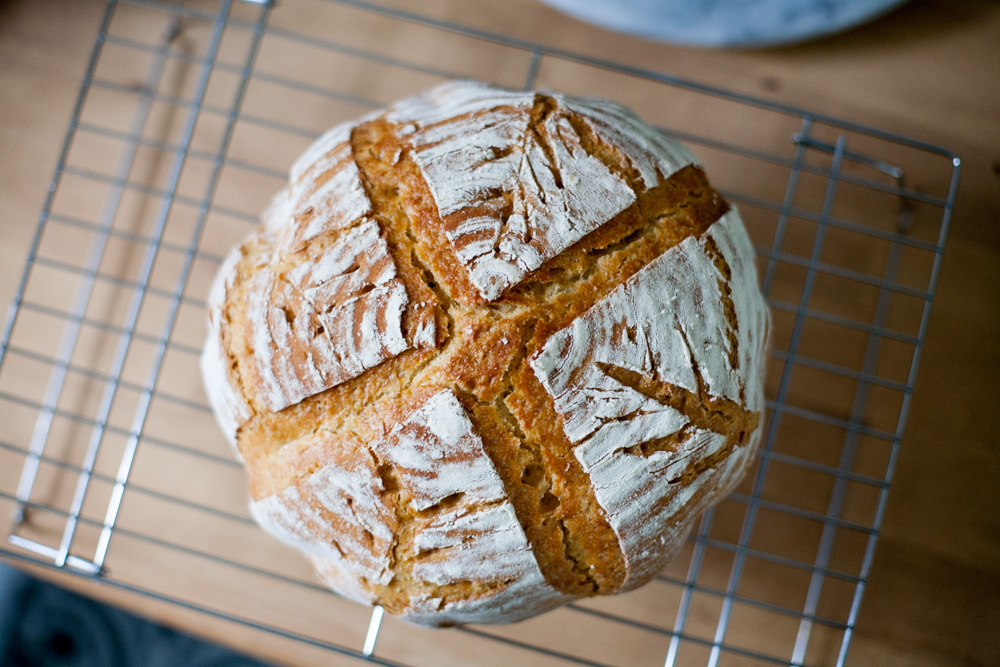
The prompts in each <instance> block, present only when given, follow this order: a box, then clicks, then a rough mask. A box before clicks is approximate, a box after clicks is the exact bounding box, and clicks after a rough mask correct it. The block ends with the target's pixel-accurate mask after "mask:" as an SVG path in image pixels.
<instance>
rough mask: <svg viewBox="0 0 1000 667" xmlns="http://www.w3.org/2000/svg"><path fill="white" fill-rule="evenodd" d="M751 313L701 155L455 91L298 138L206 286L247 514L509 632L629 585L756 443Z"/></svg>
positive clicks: (378, 580)
mask: <svg viewBox="0 0 1000 667" xmlns="http://www.w3.org/2000/svg"><path fill="white" fill-rule="evenodd" d="M768 324H769V315H768V311H767V308H766V305H765V302H764V299H763V297H762V296H761V294H760V292H759V290H758V289H757V280H756V275H755V269H754V257H753V248H752V246H751V244H750V240H749V238H748V237H747V234H746V231H745V230H744V228H743V225H742V223H741V222H740V219H739V217H738V215H737V213H736V211H735V210H734V209H731V208H729V206H728V205H727V204H726V203H725V202H724V201H723V199H722V198H721V196H720V195H719V194H718V193H717V192H716V191H715V190H713V189H712V188H711V186H710V185H709V184H708V181H707V180H706V178H705V175H704V173H703V171H702V169H701V167H700V166H699V165H698V164H697V163H696V161H695V159H694V157H693V156H692V155H691V154H690V153H689V152H688V151H687V149H685V148H684V147H683V146H681V145H680V144H678V143H676V142H673V141H671V140H668V139H666V138H664V137H663V136H662V135H661V134H660V133H658V132H657V131H655V130H653V129H652V128H650V127H649V126H647V125H645V124H644V123H643V122H642V121H641V120H639V119H638V118H637V117H636V116H635V115H634V114H632V113H631V112H629V111H628V110H626V109H624V108H622V107H620V106H618V105H616V104H613V103H611V102H606V101H601V100H591V99H579V98H574V97H569V96H564V95H558V94H549V93H545V94H542V93H531V92H512V91H506V90H502V89H499V88H495V87H491V86H487V85H484V84H480V83H472V82H457V83H449V84H446V85H443V86H440V87H438V88H435V89H433V90H431V91H429V92H427V93H425V94H423V95H421V96H419V97H415V98H411V99H407V100H404V101H402V102H399V103H397V104H395V105H394V106H392V107H390V108H388V109H387V110H384V111H380V112H376V113H374V114H371V115H369V116H367V117H365V118H361V119H359V120H357V121H354V122H351V123H346V124H343V125H339V126H337V127H335V128H333V129H332V130H330V131H329V132H327V133H326V134H325V135H323V136H322V137H320V138H319V139H318V140H317V141H316V142H315V143H314V144H313V145H312V146H311V147H310V148H309V149H308V150H306V152H305V153H304V154H303V155H302V156H301V157H300V158H299V159H298V160H297V161H296V162H295V164H294V165H293V166H292V168H291V173H290V179H289V185H288V186H287V188H286V189H284V190H283V191H282V192H280V193H279V194H278V195H277V196H276V197H275V198H274V200H273V202H272V204H271V206H270V207H269V208H268V210H267V211H265V213H264V215H263V225H262V226H261V228H260V229H259V230H258V231H257V232H256V233H254V234H253V235H252V236H251V237H250V238H248V239H247V240H246V241H245V242H244V243H243V244H242V245H241V246H240V247H239V248H237V249H234V250H233V252H231V253H230V254H229V255H228V256H227V257H226V259H225V261H224V262H223V264H222V266H221V268H220V269H219V273H218V276H217V278H216V281H215V283H214V285H213V287H212V290H211V293H210V295H209V337H208V340H207V342H206V345H205V349H204V353H203V355H202V370H203V375H204V378H205V386H206V388H207V392H208V396H209V399H210V401H211V404H212V407H213V409H214V411H215V414H216V416H217V418H218V421H219V424H220V425H221V427H222V429H223V430H224V432H225V433H226V436H227V437H228V438H229V440H230V442H232V443H233V445H234V447H235V448H236V451H237V452H238V455H239V456H240V457H241V458H242V460H243V461H244V463H245V464H246V467H247V471H248V473H249V480H250V495H251V512H252V514H253V516H254V518H255V519H256V520H257V521H258V522H259V523H260V524H261V525H262V526H263V527H264V528H266V529H267V530H268V531H270V532H271V533H273V534H274V535H276V536H278V537H279V538H281V539H283V540H284V541H286V542H288V543H290V544H292V545H294V546H296V547H298V548H300V549H301V550H302V551H304V552H305V553H306V554H307V555H308V556H309V557H310V558H311V559H312V561H313V562H314V563H315V565H316V569H317V572H318V573H319V575H320V576H321V577H322V579H323V580H324V581H325V582H327V583H328V584H329V585H330V586H331V587H332V588H333V589H334V590H336V591H337V592H339V593H341V594H343V595H345V596H347V597H350V598H352V599H355V600H358V601H361V602H364V603H369V604H380V605H383V606H384V607H385V608H386V609H387V610H389V611H390V612H392V613H394V614H398V615H401V616H402V617H404V618H406V619H408V620H411V621H414V622H417V623H422V624H428V625H450V624H456V623H497V622H510V621H515V620H519V619H522V618H526V617H528V616H531V615H534V614H537V613H539V612H542V611H545V610H547V609H550V608H552V607H555V606H558V605H560V604H563V603H565V602H567V601H570V600H573V599H576V598H579V597H583V596H591V595H599V594H608V593H614V592H618V591H624V590H629V589H632V588H635V587H636V586H639V585H642V584H643V583H645V582H647V581H649V580H650V579H651V578H652V577H653V576H655V575H656V574H657V572H659V571H660V570H661V569H662V568H663V566H664V565H665V563H666V562H667V560H668V559H669V558H670V557H671V556H672V555H673V554H674V553H675V552H676V551H677V550H678V549H679V548H680V547H681V545H682V544H683V541H684V539H685V536H686V535H687V533H688V531H689V530H690V528H691V525H692V523H693V522H694V520H695V519H696V518H697V516H698V514H699V513H700V512H701V511H702V510H704V509H705V508H706V507H707V506H709V505H710V504H711V503H713V502H715V501H717V500H719V499H720V498H721V497H722V496H723V495H725V494H726V493H727V492H728V491H729V490H731V489H732V487H733V486H734V485H735V484H736V483H737V482H738V480H739V479H740V477H741V475H742V474H743V473H744V472H745V470H746V469H747V467H748V464H749V462H750V460H751V458H752V455H753V452H754V450H755V448H756V446H757V444H758V443H759V441H760V428H759V425H760V421H761V412H762V410H763V405H764V400H763V396H762V387H761V384H762V372H763V366H764V358H765V346H766V341H767V331H768Z"/></svg>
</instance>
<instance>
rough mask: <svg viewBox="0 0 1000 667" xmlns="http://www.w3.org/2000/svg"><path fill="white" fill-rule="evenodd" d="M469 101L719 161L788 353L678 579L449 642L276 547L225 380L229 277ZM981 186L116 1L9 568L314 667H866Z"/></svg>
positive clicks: (507, 52)
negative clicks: (947, 281) (631, 126)
mask: <svg viewBox="0 0 1000 667" xmlns="http://www.w3.org/2000/svg"><path fill="white" fill-rule="evenodd" d="M400 6H401V5H400ZM374 34H378V35H385V36H386V37H385V39H383V40H379V43H382V44H384V49H382V50H378V51H373V50H370V49H371V47H370V46H364V44H370V43H371V42H372V40H370V39H367V40H366V39H365V37H366V36H371V35H374ZM454 77H469V78H479V79H485V80H491V81H495V82H497V83H500V84H503V85H507V86H513V87H524V88H533V87H550V88H552V89H559V90H563V91H566V92H571V93H577V94H594V93H595V92H597V93H600V94H602V95H604V96H609V97H613V98H616V99H618V100H619V101H621V102H623V103H625V104H627V105H628V106H631V107H633V108H635V109H637V110H638V111H639V112H640V114H642V115H643V116H644V117H645V118H646V119H647V120H650V121H651V122H654V123H656V124H657V125H658V126H659V127H661V128H662V130H663V131H664V132H666V133H668V134H670V135H672V136H675V137H677V138H679V139H681V140H683V141H685V142H686V143H688V144H689V145H690V146H691V147H692V148H693V149H694V150H695V151H696V152H697V153H698V154H699V155H700V157H701V158H702V160H703V162H704V163H705V165H706V169H707V171H708V173H709V174H710V175H711V177H712V179H713V182H714V184H715V185H716V186H717V187H718V188H719V189H720V190H721V191H722V192H723V193H724V194H725V195H726V196H727V197H728V198H729V199H730V200H731V201H732V202H735V203H736V204H737V205H738V206H739V207H740V209H741V211H742V214H743V217H744V219H745V220H746V222H747V226H748V228H749V230H750V233H751V236H752V237H753V239H754V241H755V243H756V244H757V251H758V253H759V269H760V276H761V278H762V283H763V288H764V290H765V292H766V293H767V295H768V298H769V300H770V303H771V306H772V308H773V312H774V324H775V327H774V329H775V330H774V340H773V342H774V350H773V352H772V353H771V359H770V365H769V376H768V377H769V380H768V386H767V391H768V397H769V401H768V404H767V407H768V416H767V420H766V422H767V435H766V441H765V443H764V446H763V451H762V454H761V456H760V457H759V460H758V463H757V466H756V468H755V470H754V471H753V472H752V473H751V474H750V475H749V476H748V478H747V480H746V481H745V482H744V484H743V486H742V487H740V488H739V489H738V490H737V491H736V492H735V493H734V494H732V495H731V496H730V497H729V498H728V499H726V500H725V501H724V502H722V503H721V504H720V505H719V506H717V507H716V508H715V509H714V510H713V511H711V512H709V513H708V514H707V515H706V516H705V517H704V518H703V520H702V521H701V523H700V526H699V528H698V530H697V532H696V534H694V535H693V536H692V537H691V539H690V540H689V542H688V544H687V546H686V548H685V550H684V551H683V552H682V553H681V555H680V556H679V557H678V558H677V559H676V560H675V561H674V562H673V563H672V564H671V565H670V566H669V567H668V568H667V570H666V571H664V572H663V574H662V575H661V576H660V577H659V578H658V579H657V580H656V581H654V582H653V583H651V584H650V585H648V586H646V587H644V588H643V589H641V590H639V591H636V592H633V593H629V594H625V595H622V596H613V597H610V598H602V599H596V600H587V601H584V602H581V603H578V604H574V605H570V606H569V607H567V608H564V609H561V610H557V611H554V612H551V613H549V614H545V615H543V616H541V617H539V618H537V619H534V620H531V621H528V622H524V623H520V624H517V625H514V626H503V627H467V628H460V629H454V630H449V631H432V630H424V629H419V628H414V627H411V626H409V625H407V624H404V623H401V622H399V621H396V620H395V619H391V618H389V617H386V618H385V619H383V618H382V616H381V614H380V613H378V611H376V613H375V614H374V615H372V614H371V612H370V611H369V610H367V609H364V608H362V607H360V606H358V605H355V604H353V603H349V602H346V601H344V600H341V599H340V598H338V597H336V596H334V595H333V594H331V593H329V592H327V591H326V590H325V589H323V588H322V587H321V586H319V585H317V584H316V582H315V580H314V579H313V577H312V575H311V573H310V571H309V568H308V566H307V565H306V564H305V563H304V561H303V559H301V558H300V557H298V556H297V555H293V554H292V553H291V552H290V551H289V550H287V549H286V548H285V547H283V546H281V545H279V544H277V543H276V542H274V541H273V540H270V539H269V538H267V537H266V536H262V534H261V531H259V530H257V529H256V528H255V527H254V526H253V524H252V522H251V521H250V519H249V518H248V516H247V512H246V508H245V480H244V477H243V473H242V471H241V469H240V467H239V465H238V464H237V463H236V462H234V460H233V458H232V455H231V454H230V452H229V451H228V449H227V446H226V445H225V443H224V441H223V439H222V438H221V436H220V435H218V431H217V429H216V428H215V426H214V423H213V421H212V417H211V414H210V412H209V410H208V408H207V407H206V403H205V398H204V395H203V393H202V390H201V387H200V382H199V380H198V370H197V355H198V352H199V347H200V345H201V341H202V337H203V335H204V325H203V320H204V306H205V303H204V295H205V293H206V292H207V288H208V284H209V281H210V280H211V276H212V274H213V272H214V270H215V268H216V267H217V265H218V263H219V261H220V259H221V257H222V255H223V254H224V253H225V251H226V250H227V248H228V247H230V246H231V245H232V244H233V243H235V242H237V241H239V240H240V239H241V238H242V237H243V236H244V235H245V234H247V233H248V232H249V231H250V230H251V228H252V226H253V225H255V224H256V221H257V213H258V211H260V210H261V209H262V208H263V206H264V204H265V203H266V201H267V199H268V197H269V196H270V194H271V193H273V192H274V191H276V190H277V189H278V188H279V187H281V184H282V183H283V182H284V179H285V173H286V168H287V167H288V165H289V163H290V162H291V160H292V159H293V158H294V157H295V156H296V155H297V154H298V153H299V152H300V151H301V150H302V149H303V148H304V147H305V146H306V145H307V144H308V143H309V141H310V140H311V139H312V138H314V137H315V136H317V135H318V134H320V133H321V132H322V131H323V130H325V129H326V128H327V127H329V126H330V125H332V124H333V123H335V122H337V121H339V120H343V119H346V118H350V117H353V116H356V115H358V114H359V113H361V112H363V111H364V110H366V109H369V108H373V107H378V106H382V105H384V104H385V103H387V102H389V101H391V100H392V99H395V98H398V97H400V96H403V95H405V94H410V93H415V92H417V91H419V90H422V89H424V88H427V87H429V86H430V85H433V84H434V83H437V82H440V81H441V80H443V79H447V78H454ZM720 118H725V119H727V120H728V122H727V123H724V124H720V123H718V119H720ZM734 119H738V122H733V121H734ZM719 128H726V130H725V131H724V132H722V133H721V134H720V130H719ZM958 172H959V160H958V158H957V157H956V156H955V155H954V154H952V153H951V152H949V151H947V150H944V149H941V148H937V147H934V146H930V145H927V144H925V143H922V142H919V141H913V140H910V139H906V138H903V137H899V136H896V135H893V134H890V133H886V132H881V131H877V130H874V129H871V128H866V127H862V126H860V125H857V124H853V123H849V122H844V121H841V120H837V119H834V118H830V117H827V116H824V115H822V114H815V113H810V112H806V111H803V110H800V109H795V108H791V107H788V106H784V105H781V104H774V103H770V102H766V101H763V100H759V99H755V98H752V97H748V96H745V95H739V94H735V93H732V92H727V91H725V90H720V89H717V88H712V87H709V86H704V85H699V84H697V83H693V82H691V81H684V80H680V79H677V78H674V77H671V76H668V75H665V74H662V73H660V72H656V71H649V70H644V69H639V68H636V67H630V66H625V65H620V64H616V63H613V62H607V61H603V60H599V59H595V58H592V57H588V56H586V55H583V54H579V53H572V52H568V51H565V50H560V49H555V48H549V47H546V46H544V45H541V44H534V43H528V42H525V41H521V40H519V39H515V38H512V37H509V36H504V35H500V34H493V33H489V32H484V31H482V30H479V29H475V28H471V27H467V26H463V25H459V24H456V23H452V22H447V21H444V20H440V19H437V18H434V17H433V16H425V15H421V14H419V13H415V12H413V11H412V10H403V9H399V8H398V7H392V6H388V5H379V4H374V3H368V2H361V1H359V0H336V1H333V2H320V1H318V0H316V1H310V0H297V1H296V0H288V2H286V3H282V4H280V5H277V6H271V5H270V4H268V3H266V2H263V3H253V2H246V1H244V0H222V1H221V2H219V1H218V0H214V1H209V0H206V1H205V2H185V3H183V4H176V3H169V2H162V1H159V0H119V1H116V0H110V1H109V2H108V3H107V5H106V9H105V12H104V15H103V19H102V22H101V25H100V29H99V33H98V35H97V40H96V43H95V45H94V50H93V54H92V56H91V58H90V61H89V63H88V65H87V69H86V74H85V76H84V79H83V85H82V88H81V91H80V95H79V98H78V100H77V103H76V106H75V108H74V109H73V112H72V120H71V121H70V125H69V130H68V133H67V136H66V140H65V144H64V145H63V148H62V152H61V154H60V156H59V162H58V165H57V167H56V172H55V176H54V178H53V181H52V183H51V184H50V187H49V193H48V196H47V198H46V200H45V204H44V208H43V210H42V213H41V219H40V222H39V224H38V228H37V233H36V235H35V237H34V240H33V243H32V245H31V250H30V253H29V255H28V261H27V266H26V268H25V272H24V275H23V278H22V280H21V282H20V285H19V287H18V290H17V295H16V297H15V301H14V306H13V308H12V310H11V315H10V317H9V318H8V320H7V324H6V328H5V329H4V330H3V338H2V348H0V354H2V357H0V415H2V417H0V419H2V421H3V423H4V424H5V429H4V433H3V435H2V436H0V510H2V516H3V517H4V518H3V519H0V521H3V522H4V523H3V526H2V528H3V530H4V531H5V532H6V533H7V535H8V540H7V546H4V547H2V548H0V553H2V554H3V556H4V557H5V558H7V559H10V560H12V561H15V562H21V563H22V564H30V565H35V566H46V567H50V568H54V569H56V570H61V571H64V572H69V573H74V574H77V575H80V576H82V577H86V578H92V579H96V580H98V581H100V582H102V583H103V584H104V585H106V586H110V587H112V588H118V589H125V590H127V591H132V592H137V593H140V594H142V596H146V597H152V598H155V599H157V600H159V601H161V602H166V603H168V604H166V605H161V606H159V607H156V609H158V610H159V612H158V613H160V615H162V616H164V617H168V618H171V619H173V620H174V621H175V622H179V623H180V624H182V625H185V626H187V627H189V628H196V629H197V628H200V629H203V630H205V631H211V633H212V634H213V635H214V636H216V637H222V638H228V641H230V642H233V643H238V644H240V645H241V646H242V647H244V648H252V649H253V650H255V651H257V652H259V653H261V654H262V655H263V656H265V657H270V658H272V659H279V660H285V661H287V660H291V661H293V662H297V663H298V662H302V663H306V662H314V663H316V664H321V663H327V662H328V661H329V659H330V658H331V654H330V652H331V651H332V652H336V653H337V654H340V657H339V658H338V659H339V660H342V661H347V662H351V663H353V662H355V660H352V659H351V657H353V658H354V659H357V660H360V661H368V662H373V663H377V664H383V665H403V664H406V665H424V664H427V665H449V664H456V665H465V664H498V665H500V664H503V665H507V664H515V661H520V662H521V663H523V664H531V665H549V664H551V665H564V664H584V665H633V664H650V665H652V664H666V665H668V666H671V665H694V664H707V665H710V666H715V665H732V664H739V665H749V664H752V665H756V664H760V665H771V664H781V665H788V664H791V665H831V664H837V665H841V664H844V663H845V661H846V656H847V651H848V646H849V644H850V641H851V636H852V632H853V629H854V627H855V623H856V621H857V619H858V612H859V605H860V602H861V598H862V593H863V591H864V588H865V583H866V581H867V578H868V575H869V571H870V568H871V564H872V556H873V548H874V546H875V541H876V537H877V535H878V530H879V526H880V523H881V521H882V515H883V510H884V508H885V503H886V496H887V493H888V490H889V485H890V481H891V477H892V471H893V464H894V461H895V458H896V454H897V451H898V448H899V444H900V439H901V434H902V431H903V425H904V422H905V419H906V413H907V409H908V407H909V400H910V395H911V393H912V391H913V386H914V378H915V374H916V370H917V365H918V361H919V358H920V351H921V346H922V344H923V341H924V335H925V332H926V329H927V321H928V312H929V308H930V305H931V301H932V298H933V293H934V286H935V283H936V279H937V274H938V268H939V266H940V260H941V253H942V249H943V243H944V239H945V235H946V231H947V227H948V220H949V217H950V213H951V209H952V203H953V201H954V197H955V190H956V184H957V179H958ZM8 517H9V518H8ZM164 610H165V611H164ZM289 656H294V657H291V658H290V657H289Z"/></svg>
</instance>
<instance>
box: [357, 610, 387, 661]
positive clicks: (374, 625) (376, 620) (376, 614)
mask: <svg viewBox="0 0 1000 667" xmlns="http://www.w3.org/2000/svg"><path fill="white" fill-rule="evenodd" d="M384 614H385V610H384V609H382V607H375V608H374V609H372V619H371V621H369V622H368V634H366V635H365V645H364V648H362V649H361V652H362V653H364V654H365V655H371V654H372V653H374V652H375V642H376V641H378V631H379V630H380V629H381V628H382V616H383V615H384Z"/></svg>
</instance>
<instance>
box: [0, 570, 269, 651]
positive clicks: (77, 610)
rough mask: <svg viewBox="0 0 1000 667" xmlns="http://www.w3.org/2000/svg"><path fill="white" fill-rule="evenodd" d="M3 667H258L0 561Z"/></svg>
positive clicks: (0, 643) (205, 643) (0, 646)
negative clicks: (179, 666) (31, 575)
mask: <svg viewBox="0 0 1000 667" xmlns="http://www.w3.org/2000/svg"><path fill="white" fill-rule="evenodd" d="M0 665H2V666H3V667H76V666H77V665H79V666H80V667H84V666H85V667H104V666H108V667H118V666H119V665H123V666H131V665H142V666H143V667H167V666H170V667H173V666H175V665H185V666H188V665H190V666H191V667H265V665H264V663H262V662H258V661H256V660H252V659H250V658H247V657H245V656H242V655H239V654H237V653H234V652H232V651H230V650H228V649H224V648H222V647H221V646H216V645H214V644H209V643H207V642H204V641H200V640H198V639H195V638H193V637H189V636H187V635H184V634H181V633H179V632H175V631H174V630H170V629H168V628H165V627H163V626H160V625H157V624H155V623H152V622H150V621H147V620H145V619H142V618H139V617H137V616H133V615H132V614H129V613H126V612H124V611H121V610H119V609H115V608H113V607H109V606H107V605H104V604H101V603H99V602H95V601H93V600H89V599H87V598H85V597H83V596H80V595H76V594H75V593H71V592H69V591H66V590H63V589H61V588H59V587H58V586H54V585H52V584H49V583H46V582H43V581H39V580H37V579H35V578H33V577H30V576H28V575H26V574H24V573H23V572H20V571H19V570H16V569H14V568H12V567H8V566H6V565H4V564H3V563H0Z"/></svg>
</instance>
